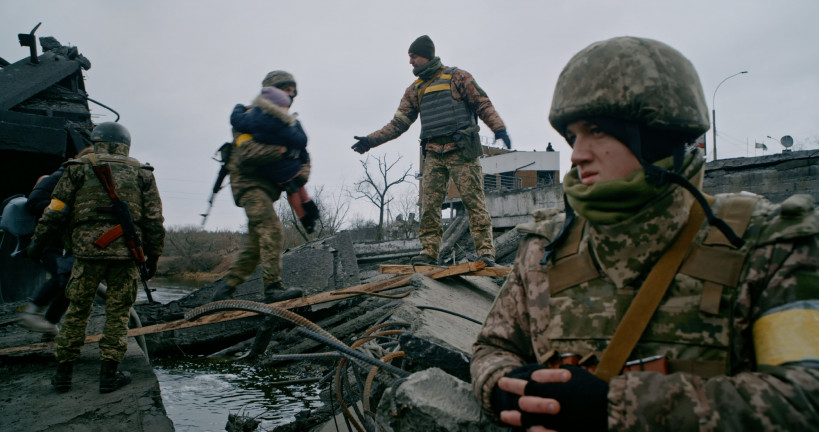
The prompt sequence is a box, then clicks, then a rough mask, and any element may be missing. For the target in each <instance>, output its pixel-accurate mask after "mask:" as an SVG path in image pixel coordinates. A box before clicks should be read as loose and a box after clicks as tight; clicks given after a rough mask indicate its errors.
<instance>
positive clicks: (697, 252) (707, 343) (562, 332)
mask: <svg viewBox="0 0 819 432" xmlns="http://www.w3.org/2000/svg"><path fill="white" fill-rule="evenodd" d="M758 199H759V197H757V196H748V195H732V196H729V197H720V198H719V199H718V203H719V204H721V205H720V206H719V210H718V211H717V215H718V216H719V217H721V218H722V219H723V220H725V221H726V222H727V223H728V224H729V225H730V226H731V228H733V230H734V232H736V233H737V235H739V236H740V237H742V236H743V234H744V233H745V231H746V229H747V227H748V224H749V222H750V218H751V214H752V211H753V208H754V206H755V205H756V202H757V200H758ZM585 228H586V221H585V219H583V218H579V219H578V220H577V221H576V222H575V223H574V225H573V227H572V228H571V231H570V233H569V236H568V237H567V238H566V241H565V242H564V243H563V245H562V246H561V247H560V248H559V249H558V250H557V251H556V254H555V257H554V264H551V267H550V268H547V272H548V279H549V290H550V293H551V300H550V310H551V313H550V314H551V319H550V323H549V326H548V328H547V330H546V333H547V335H546V336H547V337H548V339H549V340H550V342H551V348H552V351H550V352H548V353H542V354H540V356H541V357H545V358H539V359H538V361H539V362H540V363H541V364H546V363H549V362H553V361H554V359H553V358H549V357H551V356H553V355H554V354H555V353H563V354H565V353H573V354H577V355H579V356H580V357H588V356H589V355H590V354H596V355H597V357H598V358H599V357H600V354H601V353H602V352H603V351H604V350H605V349H606V347H607V346H608V343H609V341H610V340H611V337H612V335H613V334H614V332H615V329H616V328H617V325H618V324H619V323H620V321H621V320H622V318H623V315H624V314H625V313H626V311H627V310H628V307H629V306H630V305H631V302H632V300H633V299H634V297H635V295H636V287H624V288H623V289H618V288H617V287H616V286H615V285H614V284H613V283H612V282H610V281H608V280H606V279H605V278H603V277H602V275H603V273H602V271H601V270H600V268H599V267H598V265H597V264H596V262H595V259H594V258H593V256H592V252H591V251H590V250H589V249H588V247H581V246H582V244H583V242H582V238H583V233H584V230H585ZM700 230H701V232H700V233H699V234H698V235H697V238H698V239H701V240H699V241H695V242H694V243H693V244H692V245H691V247H690V248H689V250H688V253H687V255H686V258H685V259H684V261H683V263H682V265H681V266H680V269H679V270H678V272H677V274H676V275H675V276H674V280H673V282H672V283H671V286H670V287H669V289H668V291H667V293H666V296H665V298H664V299H663V301H662V303H661V304H660V306H659V307H658V309H657V311H656V312H655V314H654V315H653V317H652V319H651V322H650V323H649V325H648V327H647V328H646V330H645V332H644V333H643V335H642V337H641V339H640V341H639V342H638V344H637V346H636V347H635V348H634V350H633V351H632V353H631V357H630V360H637V359H642V358H650V357H652V356H657V355H666V356H668V358H669V359H670V360H669V361H670V369H671V370H670V372H679V371H686V372H691V373H694V374H697V375H700V376H702V377H709V376H714V375H720V374H726V373H728V372H729V370H728V369H729V366H730V365H729V364H728V361H729V357H730V352H729V348H730V346H729V344H730V333H731V316H730V314H731V304H733V299H734V295H735V291H736V289H737V285H738V283H739V280H740V277H741V275H742V274H743V269H744V266H745V259H746V255H747V254H748V251H749V250H750V249H751V247H752V245H750V244H746V245H745V246H743V247H742V249H737V248H735V247H734V246H732V245H731V243H730V242H729V241H728V240H727V239H726V238H725V236H724V235H723V234H722V233H721V232H720V231H719V230H718V229H717V228H715V227H711V226H710V225H704V227H703V228H701V229H700ZM703 230H707V231H708V233H707V235H706V234H705V233H703V232H702V231H703Z"/></svg>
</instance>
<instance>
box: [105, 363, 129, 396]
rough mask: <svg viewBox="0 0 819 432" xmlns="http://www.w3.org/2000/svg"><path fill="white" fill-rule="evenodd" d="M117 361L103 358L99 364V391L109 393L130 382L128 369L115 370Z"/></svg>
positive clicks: (117, 364)
mask: <svg viewBox="0 0 819 432" xmlns="http://www.w3.org/2000/svg"><path fill="white" fill-rule="evenodd" d="M117 366H119V363H118V362H115V361H113V360H107V359H106V360H103V361H102V364H101V365H100V393H111V392H112V391H114V390H116V389H118V388H120V387H122V386H124V385H126V384H128V383H130V382H131V374H130V372H128V371H122V372H119V371H117Z"/></svg>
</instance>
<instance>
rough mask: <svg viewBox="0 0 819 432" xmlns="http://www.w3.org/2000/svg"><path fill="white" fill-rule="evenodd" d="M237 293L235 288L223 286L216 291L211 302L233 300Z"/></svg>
mask: <svg viewBox="0 0 819 432" xmlns="http://www.w3.org/2000/svg"><path fill="white" fill-rule="evenodd" d="M235 292H236V287H235V286H230V285H228V284H225V285H222V286H220V287H219V289H217V290H216V292H215V293H213V299H211V301H219V300H232V299H233V294H234V293H235Z"/></svg>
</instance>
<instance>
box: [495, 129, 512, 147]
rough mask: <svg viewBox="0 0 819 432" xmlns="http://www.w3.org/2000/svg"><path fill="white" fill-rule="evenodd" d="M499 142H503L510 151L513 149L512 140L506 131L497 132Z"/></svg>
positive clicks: (496, 137)
mask: <svg viewBox="0 0 819 432" xmlns="http://www.w3.org/2000/svg"><path fill="white" fill-rule="evenodd" d="M497 140H503V145H505V146H506V148H508V149H512V140H510V139H509V134H508V133H506V129H500V130H496V131H495V141H497Z"/></svg>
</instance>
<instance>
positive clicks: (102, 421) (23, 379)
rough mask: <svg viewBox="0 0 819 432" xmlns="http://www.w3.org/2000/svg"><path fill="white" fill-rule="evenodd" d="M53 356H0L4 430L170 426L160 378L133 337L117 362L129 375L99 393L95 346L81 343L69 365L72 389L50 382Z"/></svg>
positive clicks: (153, 430) (153, 431) (154, 431)
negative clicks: (118, 385) (108, 390)
mask: <svg viewBox="0 0 819 432" xmlns="http://www.w3.org/2000/svg"><path fill="white" fill-rule="evenodd" d="M56 367H57V366H56V362H55V361H54V360H53V359H52V360H48V359H47V358H46V357H44V356H38V357H32V356H28V357H26V359H24V361H21V359H11V358H4V359H3V361H2V363H0V369H1V370H2V372H0V373H2V375H3V380H2V381H0V394H3V415H2V416H0V430H4V431H22V430H25V431H43V432H45V431H48V432H52V431H65V432H85V431H105V430H127V431H148V432H164V431H173V430H174V426H173V422H172V421H171V419H170V418H168V416H167V415H166V413H165V408H164V406H163V405H162V396H161V393H160V388H159V383H158V382H157V378H156V375H155V374H154V372H153V369H152V368H151V365H150V364H149V363H148V361H147V360H146V359H145V356H144V354H143V353H142V351H140V349H139V347H138V346H137V345H136V343H135V342H134V340H133V339H130V340H129V343H128V351H127V353H126V355H125V358H124V359H123V361H122V363H121V364H120V370H127V371H129V372H130V373H131V377H132V379H133V381H132V382H131V383H130V384H128V385H127V386H125V387H122V388H120V389H118V390H116V391H114V392H112V393H107V394H101V393H99V371H100V360H99V347H98V346H97V344H86V345H85V346H84V347H83V349H82V350H81V352H80V358H79V360H78V361H77V362H76V364H75V366H74V376H73V382H72V386H71V390H70V391H68V392H67V393H62V394H61V393H57V392H55V391H54V389H53V388H52V387H51V381H50V380H51V376H52V375H53V374H54V371H55V370H56Z"/></svg>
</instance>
